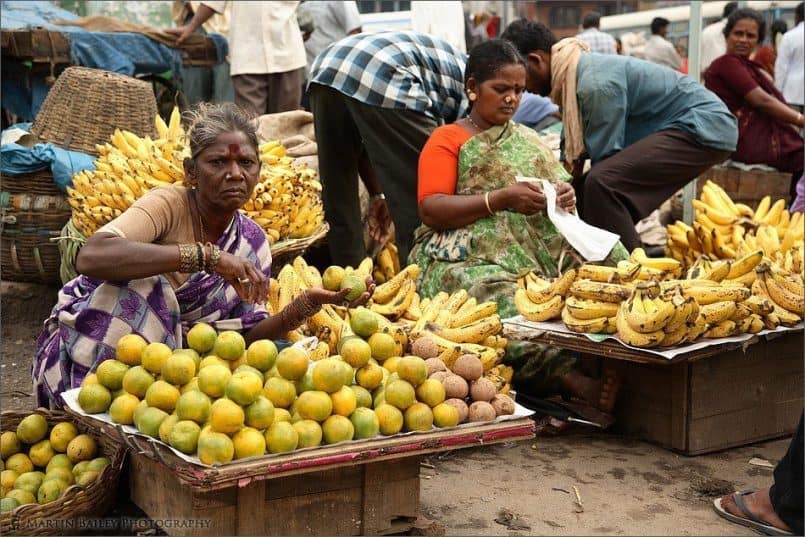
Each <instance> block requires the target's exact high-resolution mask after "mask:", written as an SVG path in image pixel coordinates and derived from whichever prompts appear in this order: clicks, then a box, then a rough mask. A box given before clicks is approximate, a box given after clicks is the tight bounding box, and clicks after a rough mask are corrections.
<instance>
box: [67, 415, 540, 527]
mask: <svg viewBox="0 0 805 537" xmlns="http://www.w3.org/2000/svg"><path fill="white" fill-rule="evenodd" d="M68 412H69V413H70V414H72V415H73V416H74V418H75V419H76V420H78V421H80V422H81V423H85V424H93V425H94V426H95V427H101V428H103V429H104V430H106V431H108V432H109V433H110V434H113V435H115V436H116V437H117V438H118V440H119V441H121V442H123V443H125V444H126V445H127V446H128V447H129V452H130V455H131V457H130V464H129V470H130V471H129V493H130V497H131V500H132V501H133V502H134V503H135V504H136V505H137V506H139V507H140V508H141V509H142V510H143V511H144V512H145V513H146V514H147V515H148V516H149V517H151V518H152V519H154V520H156V521H163V522H164V525H163V527H162V529H163V530H164V531H165V532H166V533H168V534H169V535H181V536H185V535H190V536H195V535H382V534H390V533H400V532H404V531H409V530H410V529H411V528H412V527H413V526H414V524H415V523H416V521H417V516H418V510H419V490H420V489H419V466H420V462H421V460H422V458H423V457H424V456H425V455H428V454H431V453H437V452H442V451H451V450H456V449H462V448H468V447H475V446H481V445H489V444H496V443H500V442H511V441H517V440H523V439H528V438H533V436H534V422H533V421H532V420H531V418H529V417H520V418H515V419H508V420H502V421H495V422H487V423H474V424H464V425H462V426H459V427H452V428H447V429H434V430H432V431H429V432H424V433H412V434H402V435H395V436H390V437H378V438H376V439H372V440H363V441H352V442H343V443H341V444H336V445H332V446H322V447H318V448H308V449H304V450H298V451H292V452H289V453H286V454H281V455H269V456H263V457H256V458H252V459H244V460H243V461H236V462H234V463H230V464H226V465H222V466H217V467H205V466H199V465H197V464H192V463H190V462H188V461H187V460H185V459H183V458H180V457H179V456H177V455H176V454H175V453H174V452H173V451H172V450H171V449H170V448H168V447H167V446H165V445H164V444H161V443H159V442H157V441H151V440H150V439H147V438H144V437H142V436H136V435H130V434H127V433H125V432H123V431H122V429H120V428H118V429H117V430H115V429H111V430H110V428H109V425H108V424H106V423H103V422H99V421H98V420H97V419H94V418H92V417H88V416H86V415H82V414H80V413H77V412H76V411H75V410H74V409H72V408H69V407H68Z"/></svg>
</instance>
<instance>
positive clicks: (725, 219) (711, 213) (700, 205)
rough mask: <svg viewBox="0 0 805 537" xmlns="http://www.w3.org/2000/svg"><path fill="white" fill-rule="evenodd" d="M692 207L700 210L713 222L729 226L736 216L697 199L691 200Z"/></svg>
mask: <svg viewBox="0 0 805 537" xmlns="http://www.w3.org/2000/svg"><path fill="white" fill-rule="evenodd" d="M693 207H694V208H695V209H696V210H697V211H701V212H702V213H704V215H705V216H707V218H709V219H710V220H712V221H713V222H714V223H715V224H718V225H722V226H730V225H732V224H734V223H735V221H736V220H737V218H736V217H735V216H733V215H731V214H727V213H723V212H721V211H719V210H718V209H716V208H714V207H711V206H709V205H707V204H706V203H704V202H703V201H699V200H697V199H694V200H693Z"/></svg>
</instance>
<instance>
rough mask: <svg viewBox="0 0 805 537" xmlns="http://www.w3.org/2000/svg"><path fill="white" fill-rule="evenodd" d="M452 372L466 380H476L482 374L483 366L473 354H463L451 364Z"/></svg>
mask: <svg viewBox="0 0 805 537" xmlns="http://www.w3.org/2000/svg"><path fill="white" fill-rule="evenodd" d="M453 373H455V374H456V375H458V376H459V377H461V378H463V379H464V380H467V381H473V380H478V379H479V378H481V375H483V374H484V366H483V364H482V363H481V360H480V359H479V358H478V357H477V356H475V355H474V354H465V355H463V356H460V357H459V359H458V360H456V363H455V364H453Z"/></svg>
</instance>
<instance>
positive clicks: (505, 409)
mask: <svg viewBox="0 0 805 537" xmlns="http://www.w3.org/2000/svg"><path fill="white" fill-rule="evenodd" d="M491 404H492V408H494V409H495V414H497V415H498V416H507V415H509V414H514V401H513V400H512V398H511V397H509V396H508V395H505V394H502V393H499V394H497V395H496V396H495V397H494V399H492V403H491Z"/></svg>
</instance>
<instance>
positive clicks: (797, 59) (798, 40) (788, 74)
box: [774, 2, 805, 111]
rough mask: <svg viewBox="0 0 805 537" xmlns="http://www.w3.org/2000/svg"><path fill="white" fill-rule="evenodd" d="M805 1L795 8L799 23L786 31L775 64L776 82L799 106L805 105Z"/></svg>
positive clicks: (800, 107) (789, 101)
mask: <svg viewBox="0 0 805 537" xmlns="http://www.w3.org/2000/svg"><path fill="white" fill-rule="evenodd" d="M803 4H804V3H803V2H800V3H799V4H798V5H797V7H796V8H795V10H794V20H795V21H796V23H797V25H796V26H795V27H794V28H793V29H792V30H790V31H788V32H786V33H785V35H784V36H783V40H782V42H781V43H780V46H779V47H777V61H776V62H775V64H774V75H775V77H776V80H775V83H776V84H777V88H778V89H779V90H780V91H781V92H782V94H783V97H785V100H786V101H787V102H788V104H791V105H795V106H797V107H799V110H800V111H802V107H803V105H805V98H803V91H805V76H804V75H803V70H805V52H804V51H803V48H805V27H803V24H805V23H803Z"/></svg>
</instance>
